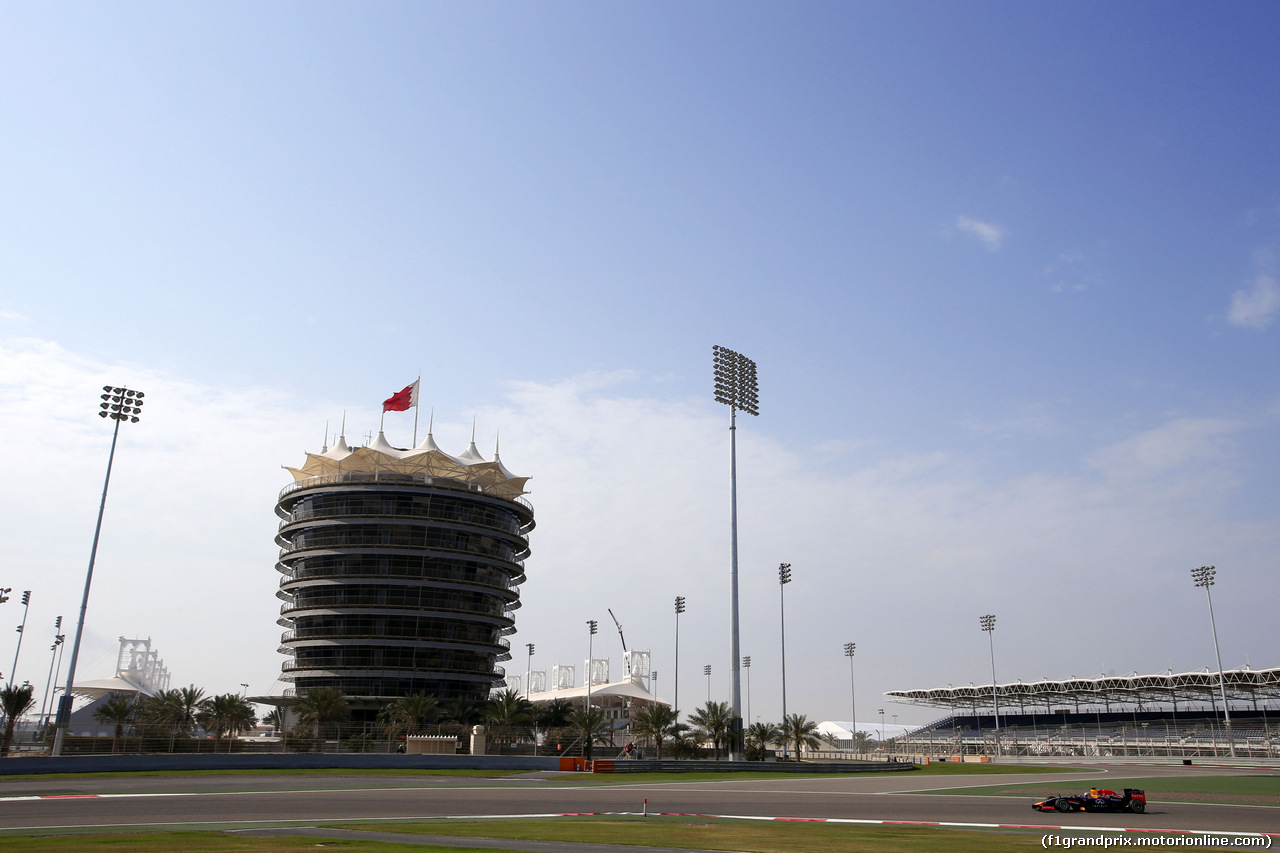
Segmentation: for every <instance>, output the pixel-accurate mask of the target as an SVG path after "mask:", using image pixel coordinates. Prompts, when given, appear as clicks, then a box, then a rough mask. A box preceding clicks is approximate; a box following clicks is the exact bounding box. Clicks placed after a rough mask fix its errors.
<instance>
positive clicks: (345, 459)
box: [285, 431, 530, 499]
mask: <svg viewBox="0 0 1280 853" xmlns="http://www.w3.org/2000/svg"><path fill="white" fill-rule="evenodd" d="M285 470H287V471H288V472H289V473H290V474H292V475H293V479H294V480H295V481H296V482H299V483H301V482H303V481H304V480H310V479H313V478H316V477H332V476H335V475H339V474H353V473H362V474H373V475H375V476H376V475H378V474H380V473H384V472H385V473H388V474H408V475H411V476H415V477H421V478H424V479H428V478H431V479H434V478H440V479H445V480H454V481H457V482H460V483H465V484H467V485H468V486H473V487H475V488H477V489H479V490H480V491H482V492H487V493H489V494H494V495H497V496H499V497H503V498H508V499H515V498H517V497H519V496H520V495H523V494H525V488H524V487H525V483H527V482H528V481H529V479H530V478H528V477H517V476H515V475H513V474H512V473H511V472H510V471H508V470H507V469H506V467H505V466H504V465H503V464H502V461H501V460H500V459H499V458H498V455H497V453H494V457H493V461H492V462H490V461H488V460H486V459H485V458H484V457H483V456H481V455H480V451H479V450H478V449H477V448H476V445H475V442H474V441H473V442H471V444H470V446H469V447H467V450H466V452H465V453H463V454H462V455H461V456H450V455H449V454H448V453H445V452H444V451H443V450H441V449H440V448H439V447H438V446H437V445H436V442H435V439H434V438H433V437H432V436H431V434H430V433H428V434H427V437H426V438H425V439H423V440H422V442H421V443H420V444H419V445H418V446H417V447H414V448H412V449H408V450H406V449H402V448H399V447H393V446H392V445H391V444H390V442H388V441H387V438H386V436H385V435H383V434H382V432H381V431H379V433H378V435H377V437H376V438H375V439H374V440H373V441H372V442H371V443H370V444H369V445H368V446H366V447H357V448H355V449H352V448H350V447H348V446H347V442H346V439H345V438H343V437H339V438H338V440H337V442H336V443H335V444H334V445H333V447H330V448H328V449H327V450H325V451H323V452H322V453H308V454H307V461H306V462H305V463H304V464H303V466H302V467H301V468H290V467H288V466H287V465H286V466H285Z"/></svg>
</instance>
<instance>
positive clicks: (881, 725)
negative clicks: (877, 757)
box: [876, 708, 884, 752]
mask: <svg viewBox="0 0 1280 853" xmlns="http://www.w3.org/2000/svg"><path fill="white" fill-rule="evenodd" d="M876 713H877V714H879V715H880V750H881V751H882V752H883V751H884V708H881V709H880V710H879V711H876Z"/></svg>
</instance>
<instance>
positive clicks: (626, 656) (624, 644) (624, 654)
mask: <svg viewBox="0 0 1280 853" xmlns="http://www.w3.org/2000/svg"><path fill="white" fill-rule="evenodd" d="M605 609H606V610H608V611H609V616H610V618H612V619H613V624H615V625H617V626H618V638H619V639H620V640H622V659H623V660H624V661H625V662H626V664H627V678H628V679H630V678H631V655H629V654H627V638H626V637H624V636H622V623H621V622H619V621H618V617H617V616H614V615H613V609H612V608H608V607H606V608H605ZM596 612H597V613H598V612H599V611H596Z"/></svg>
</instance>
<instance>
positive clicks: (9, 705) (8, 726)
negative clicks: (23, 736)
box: [0, 683, 36, 756]
mask: <svg viewBox="0 0 1280 853" xmlns="http://www.w3.org/2000/svg"><path fill="white" fill-rule="evenodd" d="M34 691H35V688H34V687H32V686H31V684H30V683H23V684H20V685H18V686H16V687H15V686H14V685H12V684H10V685H9V686H8V687H5V688H4V689H3V690H0V710H3V711H4V717H5V720H4V738H3V740H0V756H6V755H8V754H9V746H10V745H11V744H12V743H13V730H14V728H15V727H16V726H17V725H18V718H19V717H21V716H22V715H23V714H25V713H27V711H29V710H31V706H32V705H34V704H35V702H36V700H35V697H33V696H32V695H31V694H32V693H33V692H34Z"/></svg>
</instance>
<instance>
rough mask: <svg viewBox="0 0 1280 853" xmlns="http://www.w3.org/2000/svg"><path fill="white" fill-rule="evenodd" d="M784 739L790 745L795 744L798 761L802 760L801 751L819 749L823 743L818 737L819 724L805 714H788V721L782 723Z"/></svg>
mask: <svg viewBox="0 0 1280 853" xmlns="http://www.w3.org/2000/svg"><path fill="white" fill-rule="evenodd" d="M782 739H783V740H784V741H786V742H787V743H789V744H795V747H796V761H799V760H800V750H801V749H802V748H803V747H808V748H809V749H817V748H818V747H820V746H822V743H823V740H822V738H821V737H819V736H818V724H817V723H815V722H813V721H811V720H810V719H809V718H808V717H806V716H805V715H804V714H787V717H786V719H785V720H783V721H782Z"/></svg>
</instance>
